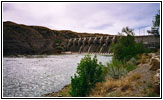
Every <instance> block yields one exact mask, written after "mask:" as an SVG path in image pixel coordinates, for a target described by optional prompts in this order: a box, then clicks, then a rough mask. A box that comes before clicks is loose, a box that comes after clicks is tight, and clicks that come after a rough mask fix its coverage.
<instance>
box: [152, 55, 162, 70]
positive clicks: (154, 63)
mask: <svg viewBox="0 0 163 100" xmlns="http://www.w3.org/2000/svg"><path fill="white" fill-rule="evenodd" d="M150 65H151V67H150V70H153V71H156V70H157V69H160V59H159V57H157V56H155V57H152V58H151V59H150Z"/></svg>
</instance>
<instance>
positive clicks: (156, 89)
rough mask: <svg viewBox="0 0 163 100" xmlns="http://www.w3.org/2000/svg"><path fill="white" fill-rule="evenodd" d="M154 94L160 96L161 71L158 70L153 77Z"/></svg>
mask: <svg viewBox="0 0 163 100" xmlns="http://www.w3.org/2000/svg"><path fill="white" fill-rule="evenodd" d="M153 80H154V92H155V93H157V94H160V69H157V71H156V74H155V75H154V76H153Z"/></svg>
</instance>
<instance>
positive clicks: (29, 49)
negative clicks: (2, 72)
mask: <svg viewBox="0 0 163 100" xmlns="http://www.w3.org/2000/svg"><path fill="white" fill-rule="evenodd" d="M92 36H106V34H98V33H96V34H91V33H77V32H73V31H70V30H51V29H49V28H46V27H42V26H27V25H23V24H17V23H14V22H10V21H7V22H3V55H4V56H8V55H18V54H20V55H26V54H27V55H34V54H56V53H59V52H61V51H63V50H65V49H64V43H66V42H67V41H66V40H67V39H69V38H79V37H92Z"/></svg>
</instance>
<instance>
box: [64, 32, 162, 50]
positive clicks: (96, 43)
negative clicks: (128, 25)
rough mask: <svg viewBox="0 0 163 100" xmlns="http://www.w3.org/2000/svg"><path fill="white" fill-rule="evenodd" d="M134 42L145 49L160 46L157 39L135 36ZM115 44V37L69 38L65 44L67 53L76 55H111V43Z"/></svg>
mask: <svg viewBox="0 0 163 100" xmlns="http://www.w3.org/2000/svg"><path fill="white" fill-rule="evenodd" d="M135 41H136V42H142V43H143V44H144V46H145V47H147V48H155V47H158V46H159V45H160V41H159V37H154V36H135ZM112 42H114V43H116V42H117V36H115V35H114V36H113V35H112V36H102V37H83V38H71V39H69V40H68V43H67V51H71V52H78V53H111V52H110V51H109V48H110V45H111V43H112Z"/></svg>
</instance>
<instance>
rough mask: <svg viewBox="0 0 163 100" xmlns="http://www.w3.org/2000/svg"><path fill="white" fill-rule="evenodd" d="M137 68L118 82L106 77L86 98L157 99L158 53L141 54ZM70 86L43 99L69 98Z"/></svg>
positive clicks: (158, 89)
mask: <svg viewBox="0 0 163 100" xmlns="http://www.w3.org/2000/svg"><path fill="white" fill-rule="evenodd" d="M140 57H141V58H140V59H139V60H138V65H137V68H136V69H135V70H133V71H131V72H129V73H128V74H127V75H126V76H123V77H121V78H120V79H118V80H115V79H112V78H110V77H107V79H106V80H105V81H104V82H101V83H97V84H96V87H95V88H93V89H92V90H91V92H90V94H89V96H88V97H159V96H160V72H159V71H160V52H159V51H158V52H156V53H148V54H142V55H141V56H140ZM70 88H71V86H70V84H69V85H66V86H65V87H64V88H62V90H60V91H58V92H55V93H49V94H46V95H44V96H45V97H70V95H69V93H68V92H69V91H70Z"/></svg>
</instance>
